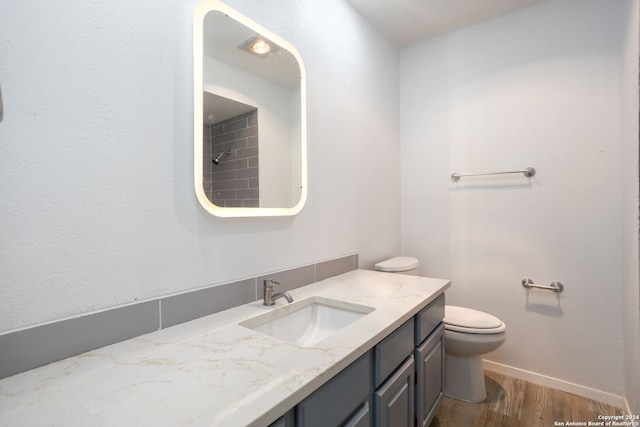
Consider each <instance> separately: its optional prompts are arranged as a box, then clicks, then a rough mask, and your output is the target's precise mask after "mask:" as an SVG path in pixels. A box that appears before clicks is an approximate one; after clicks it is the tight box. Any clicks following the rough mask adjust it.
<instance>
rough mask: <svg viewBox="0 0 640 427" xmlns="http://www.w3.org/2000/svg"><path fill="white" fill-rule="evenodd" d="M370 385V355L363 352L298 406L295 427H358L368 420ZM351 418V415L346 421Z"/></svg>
mask: <svg viewBox="0 0 640 427" xmlns="http://www.w3.org/2000/svg"><path fill="white" fill-rule="evenodd" d="M370 384H371V352H367V353H366V354H365V355H364V356H362V357H360V358H359V359H358V360H356V361H355V362H353V363H352V364H351V365H349V366H347V367H346V368H345V369H344V370H343V371H342V372H340V373H339V374H338V375H336V376H335V377H334V378H332V379H331V380H329V382H328V383H326V384H325V385H323V386H322V387H320V388H319V389H318V390H316V391H315V392H313V393H312V394H311V395H310V396H309V397H307V398H306V399H304V400H303V401H302V402H300V403H299V404H298V406H297V407H296V420H297V422H296V426H297V427H326V426H337V425H343V424H345V423H346V422H348V423H352V424H353V425H354V426H358V425H361V424H362V422H363V420H368V419H369V418H370V415H369V401H370V393H371V386H370ZM351 414H355V415H353V418H351V419H350V418H349V417H350V416H351ZM347 425H348V424H347Z"/></svg>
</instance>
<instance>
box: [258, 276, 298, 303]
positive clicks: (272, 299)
mask: <svg viewBox="0 0 640 427" xmlns="http://www.w3.org/2000/svg"><path fill="white" fill-rule="evenodd" d="M279 284H280V283H278V282H276V281H275V280H273V279H266V280H265V281H264V302H263V303H262V305H266V306H272V305H274V304H275V303H276V300H277V299H278V298H284V299H286V300H287V302H288V303H292V302H293V298H291V295H289V292H278V293H277V294H274V293H273V285H279Z"/></svg>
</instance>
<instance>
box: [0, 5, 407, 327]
mask: <svg viewBox="0 0 640 427" xmlns="http://www.w3.org/2000/svg"><path fill="white" fill-rule="evenodd" d="M228 3H229V5H231V6H232V7H236V8H237V9H238V10H240V11H241V12H243V13H245V14H246V15H248V16H249V17H250V18H252V19H254V20H255V21H257V22H259V23H260V24H261V25H263V26H265V27H267V28H269V29H271V30H272V31H274V32H276V33H279V34H280V35H281V36H282V37H284V38H285V39H287V40H288V41H290V42H291V43H292V44H293V45H295V46H296V47H297V48H298V50H299V52H300V54H301V55H302V57H303V59H304V61H305V66H306V69H307V74H308V123H309V129H308V130H309V134H308V135H309V137H308V141H309V199H308V201H307V205H306V207H305V208H304V210H303V211H302V213H301V214H300V215H298V216H296V217H294V218H260V219H255V218H254V219H220V218H215V217H212V216H210V215H209V214H207V213H206V212H205V211H204V210H203V209H202V208H201V207H200V206H199V203H198V202H197V200H196V197H195V193H194V190H193V130H192V120H193V107H192V102H193V95H192V92H193V89H192V85H193V78H192V71H193V70H192V68H193V66H192V61H193V60H192V48H191V42H192V14H193V9H194V7H195V4H196V1H195V0H187V1H184V0H166V1H162V2H157V1H151V0H143V1H136V2H131V1H124V0H116V1H110V2H86V1H84V0H64V1H63V0H58V1H44V0H39V1H33V2H23V1H19V0H9V1H4V2H2V5H1V6H0V56H1V57H2V60H1V61H0V83H1V84H2V94H3V98H4V104H5V111H4V121H3V122H2V123H0V141H1V143H0V183H1V184H0V186H1V194H2V197H0V218H2V221H0V235H1V236H2V239H1V240H2V243H1V244H0V277H1V278H2V279H1V280H2V286H0V332H2V331H7V330H14V329H18V328H23V327H26V326H29V325H33V324H38V323H41V322H47V321H52V320H56V319H60V318H64V317H67V316H72V315H76V314H80V313H86V312H88V311H92V310H99V309H103V308H108V307H112V306H117V305H120V304H127V303H131V302H133V301H139V300H145V299H150V298H154V297H157V296H160V295H167V294H173V293H179V292H182V291H185V290H188V289H194V288H198V287H202V286H206V285H209V284H215V283H223V282H230V281H235V280H240V279H243V278H247V277H252V276H258V275H261V274H265V273H268V272H272V271H278V270H284V269H288V268H292V267H296V266H300V265H305V264H309V263H314V262H319V261H323V260H327V259H331V258H336V257H339V256H341V255H345V254H351V253H358V254H359V259H360V266H362V267H372V266H373V264H374V263H375V262H376V261H378V260H380V259H381V258H383V257H386V256H391V255H396V254H397V253H398V252H399V249H400V237H399V234H398V229H399V227H400V225H399V221H400V200H399V195H398V194H399V188H400V187H399V185H400V184H399V182H400V177H399V164H400V162H399V130H398V114H397V99H398V84H397V81H398V78H397V77H398V74H397V73H398V71H397V64H398V58H397V50H396V49H395V48H394V47H393V46H392V45H391V44H390V43H388V42H387V41H386V40H384V39H383V38H382V37H381V36H380V35H379V34H378V33H377V32H376V31H374V30H373V29H372V27H371V26H370V25H369V24H367V23H366V22H365V21H364V20H363V19H362V18H361V16H360V15H359V14H357V13H356V12H355V11H354V10H353V9H352V8H351V7H350V6H349V5H348V4H347V3H346V2H344V1H341V0H328V1H323V2H317V1H312V0H305V1H299V0H286V1H282V0H280V1H275V0H262V1H260V2H255V1H249V0H244V1H239V0H234V1H229V2H228ZM329 30H330V31H329Z"/></svg>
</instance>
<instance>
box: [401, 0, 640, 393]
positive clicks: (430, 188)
mask: <svg viewBox="0 0 640 427" xmlns="http://www.w3.org/2000/svg"><path fill="white" fill-rule="evenodd" d="M624 3H625V2H624V1H614V2H612V1H610V0H554V1H549V2H544V3H542V4H540V5H538V6H535V7H532V8H530V9H527V10H524V11H521V12H518V13H515V14H512V15H508V16H505V17H502V18H499V19H495V20H493V21H490V22H487V23H484V24H480V25H477V26H474V27H471V28H468V29H465V30H462V31H459V32H456V33H454V34H451V35H449V36H445V37H441V38H438V39H435V40H432V41H428V42H425V43H422V44H418V45H415V46H413V47H410V48H407V49H404V50H403V51H401V53H400V81H401V85H400V93H401V96H400V110H401V113H400V114H401V144H402V154H401V161H402V246H403V248H402V249H403V253H404V254H410V255H415V256H417V257H418V258H419V259H420V261H421V264H422V272H423V273H424V274H427V275H433V276H440V277H447V278H450V279H452V288H451V289H450V290H448V291H447V298H448V303H449V304H458V305H465V306H469V307H474V308H477V309H480V310H484V311H487V312H490V313H493V314H495V315H496V316H498V317H500V318H501V319H502V320H503V321H504V322H505V323H506V324H507V328H508V329H507V336H508V338H507V342H506V343H505V345H504V346H502V347H501V348H500V349H499V350H497V351H496V352H494V353H492V354H490V355H488V359H490V360H492V361H494V362H497V363H501V364H505V365H509V366H511V367H515V368H518V369H523V370H527V371H532V372H534V373H540V374H543V375H547V376H550V377H554V378H556V379H560V380H563V381H567V382H569V383H575V384H578V385H580V386H584V387H588V388H594V389H596V390H600V391H604V392H607V393H612V394H614V395H619V396H622V395H624V394H625V390H624V383H625V382H624V378H623V375H624V374H623V347H624V345H625V339H624V338H623V328H622V325H623V295H624V290H625V285H624V281H623V279H624V277H623V276H624V275H623V273H622V270H623V269H622V267H623V249H625V248H627V247H636V248H637V221H635V222H634V224H635V228H633V229H631V230H629V229H623V221H622V220H623V216H624V215H626V214H623V213H622V201H623V199H624V200H627V199H629V198H631V199H633V200H634V201H635V200H636V197H637V173H636V175H635V184H633V183H630V184H628V185H621V183H622V182H623V179H625V180H626V179H627V178H629V172H631V170H632V169H633V168H629V169H628V170H626V171H625V172H624V173H623V172H622V171H621V167H620V166H621V159H627V158H630V159H637V151H638V144H637V134H636V139H635V140H634V141H635V142H633V143H629V141H628V140H625V141H623V139H622V136H621V128H622V127H621V105H622V103H621V88H622V86H621V73H622V57H621V55H622V52H621V51H622V46H623V37H624V34H625V30H624V28H625V26H626V20H627V19H626V17H625V15H624V14H625V7H624ZM636 96H637V94H636ZM636 102H637V101H636ZM525 166H533V167H535V169H536V170H537V174H536V176H535V177H534V178H532V179H531V180H528V179H526V178H524V177H523V176H522V175H518V176H499V177H485V178H482V177H478V178H467V179H464V178H463V179H462V180H461V181H460V182H459V183H457V184H454V183H452V181H451V179H450V178H449V175H450V174H451V173H452V172H454V171H457V172H473V171H493V170H496V171H499V170H511V169H520V168H524V167H525ZM631 178H633V177H631ZM634 191H635V192H634ZM635 214H636V215H637V210H636V212H635ZM625 224H626V225H627V226H628V225H629V224H628V223H625ZM636 260H637V257H636ZM636 267H637V266H636ZM525 276H530V277H531V278H533V279H534V281H535V282H536V283H537V284H541V285H548V284H550V283H551V282H552V281H555V280H559V281H561V282H563V283H564V285H565V291H564V292H563V293H561V294H553V293H551V292H548V291H530V292H527V291H526V290H525V289H524V288H523V287H522V286H521V284H520V281H521V279H522V278H523V277H525ZM636 277H637V274H636ZM635 285H636V291H637V282H636V284H635ZM633 317H634V318H635V319H636V320H637V313H636V314H634V315H633Z"/></svg>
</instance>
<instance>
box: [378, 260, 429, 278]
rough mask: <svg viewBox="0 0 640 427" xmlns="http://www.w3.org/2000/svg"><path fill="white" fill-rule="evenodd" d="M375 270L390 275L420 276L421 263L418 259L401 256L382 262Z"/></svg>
mask: <svg viewBox="0 0 640 427" xmlns="http://www.w3.org/2000/svg"><path fill="white" fill-rule="evenodd" d="M375 268H376V270H378V271H386V272H388V273H402V274H410V275H412V276H419V275H420V263H419V262H418V260H417V259H416V258H413V257H408V256H399V257H395V258H391V259H388V260H386V261H381V262H379V263H377V264H376V265H375Z"/></svg>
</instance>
